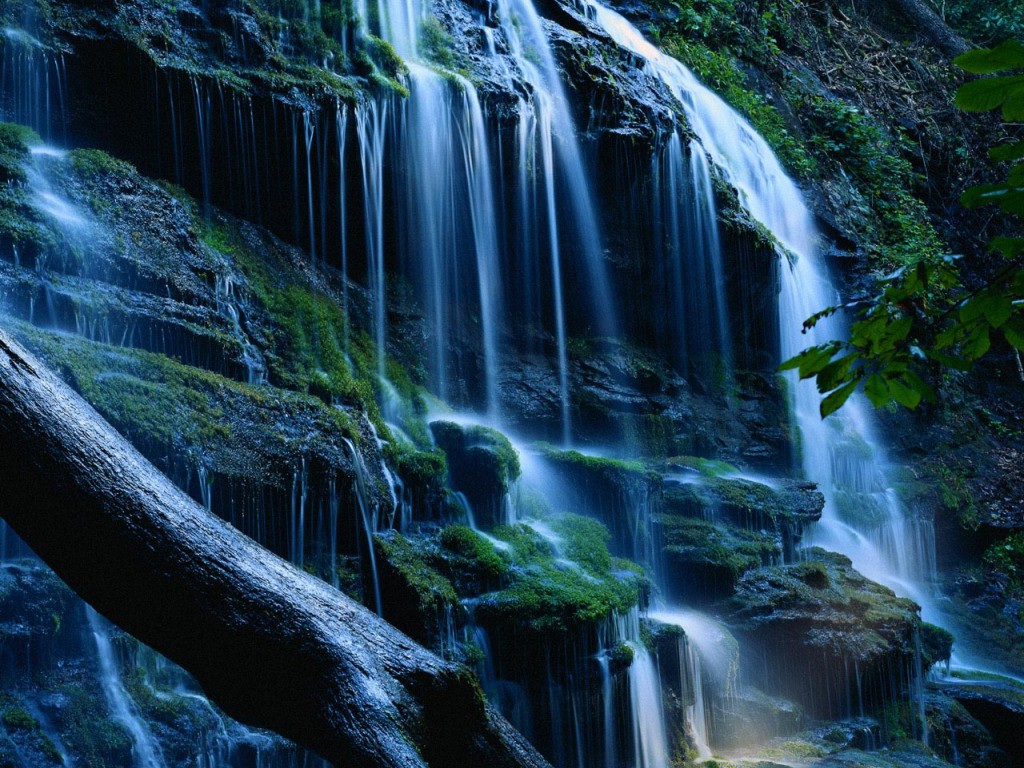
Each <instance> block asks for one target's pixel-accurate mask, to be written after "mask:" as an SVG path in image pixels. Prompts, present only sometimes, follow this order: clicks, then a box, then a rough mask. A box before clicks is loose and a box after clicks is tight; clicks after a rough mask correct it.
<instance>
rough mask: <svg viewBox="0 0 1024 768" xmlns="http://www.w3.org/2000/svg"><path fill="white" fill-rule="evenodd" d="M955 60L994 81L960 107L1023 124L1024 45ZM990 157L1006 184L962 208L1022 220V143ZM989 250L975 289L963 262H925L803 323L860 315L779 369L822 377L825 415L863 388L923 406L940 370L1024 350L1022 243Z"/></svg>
mask: <svg viewBox="0 0 1024 768" xmlns="http://www.w3.org/2000/svg"><path fill="white" fill-rule="evenodd" d="M954 63H955V64H957V65H958V66H959V67H961V68H962V69H964V70H966V71H967V72H971V73H973V74H978V75H989V76H988V77H983V78H979V79H977V80H972V81H970V82H968V83H966V84H964V85H963V86H962V87H961V88H960V89H959V90H958V91H957V95H956V104H957V106H959V107H960V108H961V109H963V110H965V111H968V112H988V111H992V110H1000V111H1001V114H1002V117H1003V120H1005V121H1006V122H1021V121H1024V46H1022V45H1021V44H1019V43H1016V42H1012V41H1008V42H1005V43H1003V44H1001V45H999V46H997V47H995V48H992V49H982V50H976V51H969V52H968V53H965V54H963V55H962V56H959V57H957V58H956V59H955V61H954ZM989 157H990V158H991V159H992V160H993V161H995V162H1001V163H1009V164H1010V167H1009V171H1008V173H1007V177H1006V179H1004V180H1002V181H999V182H996V183H993V184H983V185H979V186H975V187H971V188H970V189H968V190H967V191H966V192H964V194H963V196H962V197H961V203H962V204H963V205H964V206H966V207H968V208H978V207H981V206H985V205H996V206H998V208H999V210H1000V211H1002V212H1003V213H1004V214H1007V215H1009V216H1011V217H1019V218H1024V141H1022V140H1014V141H1010V142H1007V143H1004V144H1000V145H998V146H995V147H993V148H992V149H991V150H990V151H989ZM989 250H990V251H991V252H992V253H993V254H994V255H995V256H996V258H997V259H998V261H997V266H996V267H995V268H994V269H993V270H992V271H991V272H990V274H988V275H986V276H985V278H984V280H983V281H982V283H981V285H980V286H978V287H974V288H973V289H968V288H967V287H966V286H965V284H964V281H963V278H962V274H961V270H960V263H959V257H956V256H948V255H947V256H939V257H934V258H921V259H920V260H919V261H917V262H916V263H914V264H911V265H909V266H907V267H904V268H901V269H899V270H897V271H896V272H893V273H892V274H890V275H887V276H886V277H884V278H882V279H881V280H879V282H878V291H877V293H876V294H875V295H873V296H869V297H862V298H859V299H856V300H853V301H850V302H847V303H846V304H842V305H838V306H834V307H828V308H826V309H824V310H822V311H820V312H818V313H816V314H815V315H813V316H811V317H810V318H808V319H807V320H806V321H804V331H805V332H806V331H807V330H809V329H811V328H813V327H814V326H815V325H817V323H818V322H819V321H820V320H822V319H823V318H825V317H829V316H831V315H834V314H835V313H837V312H840V311H842V312H845V313H848V314H849V315H850V316H851V317H853V318H854V320H853V322H852V324H851V326H850V332H849V338H847V339H844V340H841V341H830V342H828V343H825V344H819V345H816V346H813V347H810V348H808V349H806V350H804V351H803V352H801V353H800V354H798V355H796V356H795V357H792V358H790V359H789V360H787V361H785V362H784V363H783V364H782V366H781V370H796V371H797V372H798V374H799V376H800V378H801V379H809V378H814V379H815V380H816V384H817V387H818V391H819V392H820V393H821V394H822V396H823V398H822V402H821V407H820V410H821V415H822V418H824V417H825V416H828V415H829V414H830V413H832V412H834V411H835V410H836V409H838V408H840V407H841V406H842V405H843V403H845V402H846V401H847V400H848V399H849V397H850V396H851V395H852V394H853V393H854V392H855V391H856V390H857V389H858V388H863V390H864V394H865V395H867V397H868V399H869V400H870V401H871V402H872V404H874V406H875V407H876V408H877V407H879V406H882V405H885V404H887V403H889V402H893V401H895V402H896V403H899V404H900V405H902V406H904V407H906V408H911V409H913V408H916V407H917V406H918V405H919V404H920V403H921V401H922V400H925V401H929V402H931V401H934V400H935V397H936V395H935V390H934V388H933V387H932V385H931V384H929V383H928V380H929V379H933V378H934V375H935V372H936V371H937V370H940V369H941V368H944V367H945V368H954V369H957V370H969V369H970V368H971V366H972V365H973V364H974V363H975V362H976V361H977V360H979V359H980V358H982V357H983V356H984V355H985V354H987V353H988V352H989V350H990V349H991V347H992V342H993V339H995V338H999V337H1002V338H1003V339H1005V341H1006V342H1007V343H1008V344H1009V345H1010V346H1011V347H1013V348H1014V349H1016V350H1018V351H1019V350H1024V238H1022V237H1013V236H1008V235H1007V236H1001V237H996V238H993V239H992V240H991V241H990V242H989Z"/></svg>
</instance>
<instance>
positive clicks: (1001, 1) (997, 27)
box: [930, 0, 1024, 45]
mask: <svg viewBox="0 0 1024 768" xmlns="http://www.w3.org/2000/svg"><path fill="white" fill-rule="evenodd" d="M930 2H931V4H932V6H933V7H934V8H935V10H936V11H937V12H938V13H939V14H940V15H941V16H942V18H943V19H944V20H945V21H946V22H947V23H948V24H949V25H950V26H951V27H953V28H954V29H956V30H957V31H958V32H959V33H960V34H962V35H964V36H965V37H967V38H968V39H969V40H971V41H972V42H974V43H977V44H978V45H991V44H993V43H996V42H998V41H1000V40H1006V39H1007V38H1018V39H1019V38H1022V37H1024V5H1022V4H1021V3H1020V2H1019V0H984V2H979V0H930Z"/></svg>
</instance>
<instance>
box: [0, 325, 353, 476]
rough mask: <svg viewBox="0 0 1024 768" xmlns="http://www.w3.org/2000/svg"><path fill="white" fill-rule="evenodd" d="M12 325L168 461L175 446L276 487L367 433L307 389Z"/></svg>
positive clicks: (113, 419)
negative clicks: (297, 465) (295, 470)
mask: <svg viewBox="0 0 1024 768" xmlns="http://www.w3.org/2000/svg"><path fill="white" fill-rule="evenodd" d="M10 327H11V328H12V330H14V331H15V333H16V334H17V336H18V338H19V340H21V341H22V342H23V343H24V344H26V346H28V347H29V348H30V349H32V351H34V352H35V353H36V354H38V355H39V356H40V357H41V358H43V360H44V361H46V362H47V363H48V364H49V365H50V366H51V367H52V368H53V369H55V370H56V371H57V372H58V373H60V375H61V376H62V377H63V378H64V379H65V380H66V381H68V382H69V383H70V384H71V385H72V386H73V387H75V389H77V390H78V391H79V392H80V393H81V394H82V396H83V397H85V399H86V400H88V401H89V403H90V404H91V405H92V406H93V407H94V408H96V410H97V411H99V412H100V414H101V415H102V416H103V417H104V418H106V419H107V420H108V421H110V423H111V424H112V425H113V426H114V427H116V428H117V429H118V430H119V431H120V432H121V433H122V434H124V435H125V436H127V437H128V438H129V439H131V440H132V441H133V443H134V444H135V445H136V446H137V447H138V448H140V450H142V451H143V452H144V453H145V454H147V456H149V457H150V458H151V459H152V460H154V461H158V462H160V461H166V460H167V458H166V457H167V453H168V449H171V450H172V454H173V455H176V456H188V455H201V456H203V459H204V463H206V464H207V465H208V466H209V467H210V468H213V469H214V470H215V471H216V472H217V473H218V474H221V475H228V476H237V477H243V478H252V479H259V480H260V481H261V482H266V483H269V484H274V483H275V482H277V483H279V482H281V478H280V477H275V471H276V472H281V473H285V474H287V475H288V476H290V474H291V470H290V466H291V463H292V462H293V461H294V457H295V455H296V454H298V453H300V452H305V453H315V454H319V455H323V456H328V457H330V456H335V457H338V456H343V455H345V448H344V446H343V444H342V440H341V439H342V438H347V439H349V440H351V441H353V442H355V441H358V440H359V439H360V433H359V429H358V425H357V423H356V421H355V420H354V419H353V417H352V416H351V415H350V414H349V413H348V412H347V411H345V410H343V409H341V408H330V407H327V406H326V405H324V404H323V403H322V402H321V401H320V400H318V399H316V398H313V397H310V396H308V395H304V394H300V393H296V392H288V391H284V390H275V389H272V388H269V387H253V386H249V385H248V384H242V383H240V382H237V381H233V380H231V379H227V378H225V377H223V376H220V375H219V374H215V373H211V372H209V371H206V370H203V369H199V368H193V367H191V366H187V365H184V364H182V363H179V362H177V361H176V360H173V359H170V358H167V357H165V356H163V355H158V354H154V353H150V352H144V351H141V350H136V349H125V348H123V347H114V346H109V345H105V344H99V343H95V342H90V341H86V340H84V339H81V338H77V337H69V336H65V335H63V334H56V333H49V332H45V331H40V330H38V329H35V328H32V327H30V326H27V325H23V324H14V323H12V324H11V326H10ZM338 461H341V459H340V458H339V459H338ZM256 468H258V469H256Z"/></svg>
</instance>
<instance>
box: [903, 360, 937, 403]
mask: <svg viewBox="0 0 1024 768" xmlns="http://www.w3.org/2000/svg"><path fill="white" fill-rule="evenodd" d="M903 378H904V379H905V380H906V382H907V384H908V385H909V386H910V387H911V388H913V390H914V391H915V392H919V393H920V394H921V397H923V398H924V399H925V400H927V401H928V402H929V403H934V402H935V400H936V397H935V390H934V389H933V388H932V386H931V384H929V383H928V382H927V381H925V380H924V379H922V378H921V377H920V376H918V375H917V374H916V373H914V371H913V369H910V368H908V369H907V370H906V371H904V373H903Z"/></svg>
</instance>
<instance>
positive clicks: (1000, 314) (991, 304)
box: [983, 293, 1013, 328]
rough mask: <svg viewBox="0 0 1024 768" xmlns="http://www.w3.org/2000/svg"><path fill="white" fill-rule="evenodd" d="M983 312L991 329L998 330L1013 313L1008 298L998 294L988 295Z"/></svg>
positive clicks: (1011, 303) (1011, 304)
mask: <svg viewBox="0 0 1024 768" xmlns="http://www.w3.org/2000/svg"><path fill="white" fill-rule="evenodd" d="M983 310H984V312H985V319H986V320H988V324H989V325H991V326H992V327H993V328H999V327H1001V326H1002V325H1003V323H1005V322H1006V321H1007V320H1009V319H1010V313H1011V312H1013V302H1012V301H1010V299H1009V297H1008V296H1003V295H1002V294H998V293H997V294H990V295H988V296H986V298H985V302H984V305H983Z"/></svg>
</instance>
